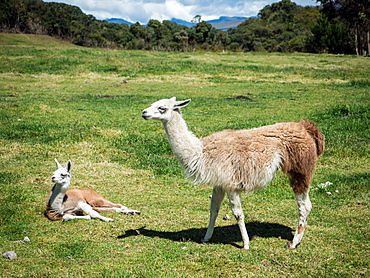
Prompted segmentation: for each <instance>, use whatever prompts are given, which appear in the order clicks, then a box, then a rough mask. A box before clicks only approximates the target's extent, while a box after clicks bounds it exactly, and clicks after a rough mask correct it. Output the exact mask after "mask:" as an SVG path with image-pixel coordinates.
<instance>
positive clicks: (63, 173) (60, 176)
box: [51, 159, 72, 186]
mask: <svg viewBox="0 0 370 278" xmlns="http://www.w3.org/2000/svg"><path fill="white" fill-rule="evenodd" d="M54 160H55V164H56V166H57V170H56V171H55V172H54V174H53V176H52V178H51V180H52V182H53V183H55V184H60V185H62V186H63V185H66V186H69V183H70V180H71V176H72V174H71V169H72V162H71V161H70V160H68V162H67V165H66V167H63V166H62V165H60V163H59V162H58V160H56V159H54Z"/></svg>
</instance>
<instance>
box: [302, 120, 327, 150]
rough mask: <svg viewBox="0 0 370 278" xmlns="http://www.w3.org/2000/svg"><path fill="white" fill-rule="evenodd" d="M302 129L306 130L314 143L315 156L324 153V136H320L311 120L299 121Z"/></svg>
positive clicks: (318, 130) (320, 133)
mask: <svg viewBox="0 0 370 278" xmlns="http://www.w3.org/2000/svg"><path fill="white" fill-rule="evenodd" d="M299 123H300V124H301V125H303V127H304V128H305V129H306V130H307V132H308V134H310V135H311V137H312V138H313V139H314V140H315V142H316V152H317V156H321V155H322V154H323V152H324V148H325V136H324V134H322V132H321V131H320V129H319V128H318V127H317V124H316V123H315V122H314V121H311V120H300V122H299Z"/></svg>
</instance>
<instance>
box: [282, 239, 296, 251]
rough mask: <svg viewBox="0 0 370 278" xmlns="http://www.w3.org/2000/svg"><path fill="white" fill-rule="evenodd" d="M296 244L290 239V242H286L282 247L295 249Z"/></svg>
mask: <svg viewBox="0 0 370 278" xmlns="http://www.w3.org/2000/svg"><path fill="white" fill-rule="evenodd" d="M298 245H299V244H297V245H294V243H293V241H290V242H288V243H287V244H286V245H285V246H284V247H285V248H286V249H295V248H296V247H297V246H298Z"/></svg>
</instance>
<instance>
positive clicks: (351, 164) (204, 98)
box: [0, 34, 370, 277]
mask: <svg viewBox="0 0 370 278" xmlns="http://www.w3.org/2000/svg"><path fill="white" fill-rule="evenodd" d="M0 56H1V64H0V156H1V160H0V204H1V206H0V242H1V243H0V253H1V254H3V253H5V252H6V251H10V250H13V251H15V252H16V253H17V255H18V258H17V259H15V260H7V259H4V258H0V260H1V268H0V276H1V277H287V276H289V277H358V276H360V277H369V276H370V274H369V260H368V254H369V251H370V250H369V238H370V237H369V236H370V235H369V228H368V227H369V219H370V213H369V211H370V209H369V204H370V202H369V182H370V173H369V165H370V155H369V154H370V149H369V146H370V129H369V126H370V123H369V119H370V95H369V86H370V84H369V80H368V77H369V76H370V60H369V59H368V58H365V57H356V56H335V55H312V54H301V53H294V54H281V53H270V54H267V53H162V52H143V51H116V50H105V49H90V48H82V47H76V46H73V45H70V44H67V43H64V42H61V41H57V40H55V39H52V38H49V37H45V36H34V35H9V34H0ZM123 78H126V79H127V80H128V83H127V84H125V83H123ZM172 96H176V97H177V98H178V99H186V98H191V99H192V102H191V103H190V105H189V106H188V107H186V108H184V109H183V115H184V118H185V120H186V121H187V123H188V126H189V128H190V129H191V130H192V131H193V132H194V133H195V134H196V135H197V136H200V137H202V136H207V135H209V134H210V133H212V132H215V131H219V130H222V129H225V128H233V129H239V128H252V127H257V126H261V125H266V124H273V123H276V122H282V121H298V120H300V119H302V118H304V119H306V118H310V119H312V120H314V121H316V122H317V123H318V125H319V127H320V128H321V130H322V131H323V133H324V134H325V136H326V151H325V154H324V156H323V157H322V158H321V159H320V160H319V162H318V165H317V169H316V172H315V176H314V179H313V183H312V191H311V199H312V202H313V210H312V213H311V215H310V219H309V225H308V229H307V231H306V234H305V237H304V239H303V242H302V244H301V245H300V246H299V247H298V248H297V249H295V250H286V249H284V248H283V246H284V245H285V243H286V242H287V241H288V240H291V238H292V236H293V232H294V229H295V225H296V221H297V208H296V204H295V200H294V197H293V194H292V192H291V190H290V188H289V186H288V185H287V179H286V177H285V176H284V175H283V174H282V173H280V172H279V173H278V175H277V176H276V178H275V179H274V181H273V183H272V184H271V185H270V186H269V187H267V188H266V189H264V190H262V191H258V192H255V193H253V194H249V195H246V194H245V195H244V196H243V208H244V211H245V216H246V224H247V229H248V232H249V236H250V238H251V244H250V246H251V249H250V250H248V251H245V250H242V249H240V246H241V236H240V233H239V230H238V227H237V225H236V221H235V220H234V219H233V218H232V217H231V218H230V220H223V219H222V217H223V216H224V215H225V214H229V215H230V216H231V211H230V208H229V206H228V202H227V200H226V199H225V201H224V203H223V205H222V207H221V211H220V216H219V218H218V220H217V223H216V225H217V226H216V229H215V233H214V236H213V238H212V241H211V243H209V244H200V243H199V240H200V239H201V238H202V236H204V233H205V230H206V226H207V222H208V214H209V212H208V209H209V197H208V196H209V195H210V194H211V188H210V186H208V185H201V186H194V185H192V183H191V182H190V181H187V180H185V179H184V177H183V173H182V169H181V168H180V166H179V165H178V162H177V161H176V159H175V158H174V157H173V155H172V153H171V150H170V147H169V145H168V142H167V139H166V137H165V134H164V131H163V128H162V127H161V124H160V123H158V122H153V121H149V122H147V121H144V120H143V119H142V118H141V111H142V110H143V109H145V108H147V107H148V106H149V105H150V104H151V103H152V102H154V101H156V100H158V99H161V98H165V97H166V98H167V97H172ZM240 96H245V97H248V99H247V98H240ZM54 158H57V159H58V160H59V161H60V162H61V163H63V164H64V163H65V162H66V161H67V160H68V159H71V160H72V162H73V177H72V188H92V189H94V190H96V191H98V192H99V193H100V194H102V195H103V196H105V197H107V198H108V199H110V200H111V201H114V202H120V203H122V204H124V205H126V206H128V207H131V208H133V209H138V210H140V211H141V212H142V214H141V215H140V216H126V215H119V214H114V213H106V214H105V215H106V216H108V217H111V218H114V219H115V220H116V221H115V222H112V223H105V222H102V221H98V220H92V221H69V222H51V221H49V220H48V219H47V218H45V216H44V214H43V213H44V206H45V205H44V203H45V199H46V196H47V194H48V191H49V190H50V189H51V187H52V184H51V181H50V178H51V174H52V172H53V171H54V167H55V166H54V162H53V159H54ZM327 181H330V182H331V183H333V184H332V185H331V186H329V187H328V188H327V189H325V190H324V189H318V188H317V185H318V184H320V183H324V182H327ZM327 192H331V195H328V194H327ZM25 236H28V237H29V238H30V240H31V241H30V242H29V243H23V242H21V240H22V239H23V238H24V237H25Z"/></svg>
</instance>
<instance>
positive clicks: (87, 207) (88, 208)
mask: <svg viewBox="0 0 370 278" xmlns="http://www.w3.org/2000/svg"><path fill="white" fill-rule="evenodd" d="M78 207H79V208H80V209H82V211H83V212H84V213H86V214H87V215H89V216H91V218H99V219H100V220H103V221H106V222H113V221H114V220H113V219H112V218H108V217H104V216H102V215H100V214H99V213H98V212H97V211H95V210H93V208H92V207H91V206H90V205H89V204H87V203H83V202H79V203H78Z"/></svg>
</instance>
